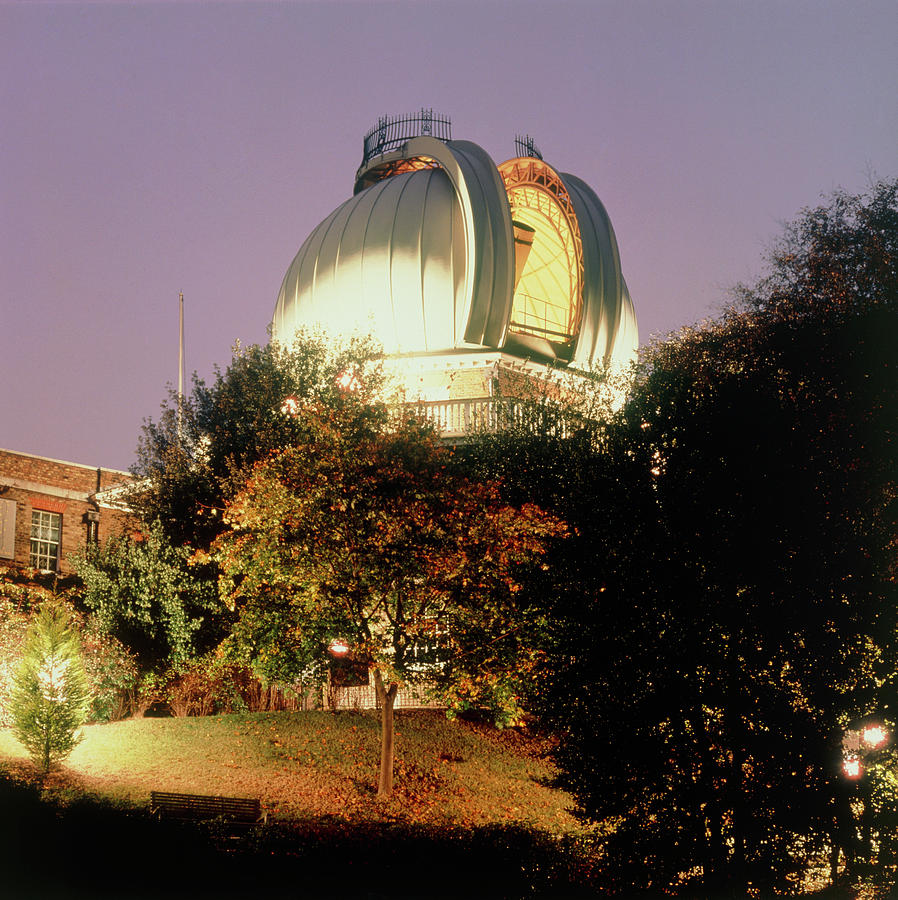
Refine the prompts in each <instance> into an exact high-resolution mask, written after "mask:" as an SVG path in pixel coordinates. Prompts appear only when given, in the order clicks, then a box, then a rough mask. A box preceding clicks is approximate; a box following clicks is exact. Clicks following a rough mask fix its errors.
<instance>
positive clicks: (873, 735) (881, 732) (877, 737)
mask: <svg viewBox="0 0 898 900" xmlns="http://www.w3.org/2000/svg"><path fill="white" fill-rule="evenodd" d="M862 736H863V739H864V743H865V744H866V745H867V746H868V747H878V746H879V745H880V744H884V743H885V742H886V739H887V738H888V734H886V730H885V728H883V727H882V725H868V726H867V727H866V728H865V729H864V733H863V735H862Z"/></svg>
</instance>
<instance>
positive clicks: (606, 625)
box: [541, 182, 898, 893]
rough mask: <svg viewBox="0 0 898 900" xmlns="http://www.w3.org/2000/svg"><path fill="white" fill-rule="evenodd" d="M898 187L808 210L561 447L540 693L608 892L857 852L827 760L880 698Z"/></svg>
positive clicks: (793, 873)
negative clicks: (563, 523) (587, 445)
mask: <svg viewBox="0 0 898 900" xmlns="http://www.w3.org/2000/svg"><path fill="white" fill-rule="evenodd" d="M896 194H898V183H894V182H893V183H885V184H878V185H875V186H874V187H873V189H872V190H871V191H870V193H869V195H868V196H865V197H855V198H853V197H847V196H845V195H842V194H839V195H837V196H836V197H835V198H833V199H832V200H831V201H830V203H829V205H828V206H825V207H821V208H820V209H816V210H812V211H809V212H807V213H806V214H805V215H804V216H803V217H802V218H801V219H800V220H799V221H798V222H797V223H796V224H795V225H793V226H790V227H789V228H788V229H787V231H786V237H785V239H784V241H783V242H782V244H781V245H779V246H778V247H777V248H776V250H775V252H774V254H773V256H772V257H771V261H770V264H771V272H770V275H769V276H768V277H767V278H765V279H764V280H763V281H761V282H760V283H759V284H758V285H757V286H756V287H754V288H741V289H740V290H739V292H738V297H737V302H736V303H735V304H734V305H733V306H732V307H730V308H729V309H727V310H726V311H725V312H724V314H723V315H722V316H721V317H720V319H718V320H716V321H713V322H709V323H706V324H704V325H702V326H699V327H696V328H692V329H684V330H683V331H682V332H680V333H678V334H676V335H673V336H671V337H669V338H668V339H666V340H663V341H660V342H657V343H656V344H654V345H653V346H651V347H650V348H648V349H647V351H645V354H644V357H643V361H642V364H641V367H640V371H639V373H638V377H637V381H636V383H635V386H634V389H633V391H632V394H631V398H630V400H629V402H628V404H627V406H626V407H625V408H624V410H623V411H622V413H621V415H620V416H619V417H617V418H616V419H614V420H612V421H611V422H609V424H608V425H607V427H606V428H605V429H604V431H603V433H602V435H601V439H600V440H598V441H597V442H595V443H594V445H593V447H592V449H590V450H589V451H588V454H590V455H591V459H590V460H588V465H583V463H584V462H587V460H584V458H583V457H582V456H580V457H576V456H575V455H574V454H573V453H572V452H571V451H570V450H569V451H568V458H570V459H572V460H574V462H573V465H572V466H571V467H568V468H564V467H560V469H561V471H560V473H559V477H558V478H557V479H556V481H555V484H556V485H557V488H556V494H557V500H556V503H557V505H554V506H550V507H549V508H550V509H553V510H559V509H561V508H566V509H567V513H566V517H567V518H568V521H569V522H570V523H571V526H572V529H573V530H575V532H576V533H577V535H578V541H579V540H580V539H581V538H582V539H583V540H584V541H585V542H586V543H585V545H584V546H592V547H593V548H594V555H593V567H594V572H595V574H594V575H593V576H592V578H589V577H583V578H579V577H578V578H577V584H578V589H577V590H573V591H571V590H565V591H564V594H561V593H558V594H556V598H557V599H556V600H555V601H554V602H555V606H554V607H553V609H554V611H555V612H556V613H557V615H556V616H554V617H553V621H554V622H555V630H554V634H553V637H554V643H553V644H552V645H551V646H550V648H549V649H550V652H549V653H548V655H547V659H546V663H545V666H544V668H543V670H542V676H543V677H542V683H543V684H544V686H545V693H544V694H543V696H542V702H541V711H542V714H543V716H544V718H545V720H546V721H548V722H550V723H552V724H553V725H554V726H555V728H556V729H557V730H558V731H559V733H560V734H561V735H562V736H563V739H562V740H561V741H560V742H559V750H558V753H557V761H558V763H559V766H560V769H561V776H560V779H559V782H560V784H561V785H562V786H563V787H565V788H567V789H569V790H571V791H572V792H573V794H574V795H575V797H576V798H577V800H578V803H579V804H580V808H581V811H582V813H583V814H584V816H585V817H587V818H589V819H592V820H596V821H603V822H605V823H606V824H607V825H608V826H609V833H608V837H607V839H606V841H605V853H604V857H603V862H604V865H605V866H606V869H607V873H608V879H609V885H612V886H615V887H617V888H619V889H621V890H633V889H635V888H644V889H652V890H658V891H660V890H665V891H667V890H671V889H675V888H676V887H678V886H680V887H682V886H683V885H685V884H687V883H689V882H693V883H694V882H699V883H700V884H701V885H702V889H703V890H705V891H720V890H723V889H724V888H727V889H730V890H732V891H734V892H736V893H744V892H745V891H746V890H748V889H754V890H760V891H762V892H763V891H767V892H772V891H780V890H790V889H791V890H795V889H796V888H797V887H798V886H799V885H800V883H801V879H802V877H803V874H804V873H805V871H806V870H807V869H808V867H809V866H810V865H811V864H812V863H813V861H814V860H815V858H819V856H820V855H821V854H824V853H826V852H828V853H829V854H830V861H831V871H832V875H833V876H834V877H835V876H837V875H839V874H840V873H842V874H844V872H845V868H844V867H845V865H846V864H847V866H848V868H849V872H848V874H849V875H851V874H852V873H851V871H850V868H851V865H852V864H855V863H860V862H861V861H863V856H864V847H863V845H862V842H861V841H860V835H861V834H862V829H861V828H860V824H861V823H859V822H858V821H857V820H856V818H855V812H856V810H857V808H858V807H857V798H856V797H853V795H852V791H851V790H849V788H848V786H846V783H845V781H844V779H843V776H842V774H841V772H840V761H841V754H842V740H843V735H844V734H845V731H846V729H848V728H849V726H850V725H851V723H852V722H857V721H862V720H865V719H869V718H870V717H872V716H877V717H879V718H881V719H882V720H884V721H886V722H887V723H891V724H892V725H893V726H894V724H895V713H896V702H898V699H896V693H895V687H896V669H898V643H896V634H898V622H896V611H898V596H896V579H895V576H896V573H898V561H896V543H895V534H896V533H898V454H896V453H895V452H894V448H895V446H896V445H898V434H896V429H898V377H896V370H895V352H894V348H895V346H898V202H896ZM573 446H574V445H573V444H571V445H570V447H571V448H572V447H573ZM584 473H585V474H584ZM543 491H545V489H543ZM578 505H580V506H581V507H586V508H588V507H589V506H591V505H592V506H593V508H594V509H595V510H597V514H596V515H594V516H592V517H591V518H590V517H589V516H588V515H577V514H576V510H577V508H578ZM577 549H578V548H576V547H575V546H574V545H573V544H572V545H569V546H564V547H563V548H562V552H563V553H569V552H575V551H576V550H577ZM551 562H552V564H553V565H557V560H552V561H551ZM565 571H567V569H566V570H565ZM570 571H572V572H577V571H578V570H577V568H576V567H574V566H571V567H570ZM580 571H581V572H584V574H585V568H581V569H580ZM880 769H882V766H880ZM871 771H872V770H871ZM873 774H874V776H875V772H874V773H873ZM871 777H872V776H871ZM889 790H891V791H892V794H894V776H892V779H891V786H890V783H889V780H888V779H887V778H885V776H884V775H883V776H882V777H881V778H879V780H878V781H877V782H875V784H874V785H873V792H872V793H873V800H872V801H871V803H870V804H869V808H870V809H871V810H873V811H874V812H875V811H876V810H885V809H886V808H887V807H888V805H889V804H888V803H887V802H885V801H884V800H883V795H884V792H888V791H889ZM868 824H870V823H869V821H868ZM888 824H889V822H888V820H887V819H886V818H885V817H884V816H883V818H881V819H880V820H878V821H874V822H873V823H872V825H871V827H872V828H873V830H874V831H875V830H877V829H878V830H879V831H880V833H881V835H882V836H883V839H885V836H886V835H887V834H888V829H887V825H888ZM886 844H888V842H887V841H885V840H883V842H881V844H880V846H881V847H884V846H886ZM870 846H871V844H869V843H868V844H867V845H866V850H869V848H870ZM891 865H893V861H892V862H888V860H887V857H886V856H883V855H881V858H880V860H879V869H880V872H881V873H882V877H883V878H888V877H891V875H892V873H891V872H890V871H889V866H891Z"/></svg>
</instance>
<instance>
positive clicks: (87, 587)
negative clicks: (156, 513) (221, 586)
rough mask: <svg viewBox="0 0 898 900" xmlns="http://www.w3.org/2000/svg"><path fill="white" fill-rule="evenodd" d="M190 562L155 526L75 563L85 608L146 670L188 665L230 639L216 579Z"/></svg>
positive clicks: (186, 553) (186, 551) (182, 549)
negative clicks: (225, 633) (220, 614)
mask: <svg viewBox="0 0 898 900" xmlns="http://www.w3.org/2000/svg"><path fill="white" fill-rule="evenodd" d="M190 556H191V551H190V550H189V549H188V548H186V547H176V546H173V545H172V544H171V543H170V542H169V541H168V539H167V538H166V536H165V534H164V533H163V531H162V526H161V525H160V524H159V523H158V522H156V523H153V524H152V525H151V526H149V527H148V528H147V529H146V530H145V531H144V532H142V533H140V534H138V535H137V536H135V537H132V536H131V535H127V534H124V535H121V536H120V537H118V538H116V539H113V540H110V541H107V542H106V543H105V544H104V545H103V546H102V547H97V548H94V549H92V550H90V551H89V552H88V553H85V554H83V555H81V556H78V557H75V558H74V559H73V563H74V566H75V571H76V572H77V573H78V575H79V577H80V578H81V579H82V581H83V584H84V586H83V590H82V601H83V603H84V605H85V606H86V607H87V608H88V609H89V610H90V611H91V612H92V614H93V618H94V621H95V622H96V623H97V625H98V626H99V627H100V628H101V629H103V630H104V631H105V632H106V633H108V634H110V635H113V636H114V637H115V638H116V639H117V640H119V641H121V642H122V643H123V644H124V645H125V646H126V647H128V648H129V649H130V650H131V651H133V652H134V654H135V655H136V657H137V661H138V664H139V666H140V668H141V670H142V671H143V672H152V671H156V670H158V669H160V668H164V667H169V666H170V667H173V668H174V669H178V668H180V667H183V666H184V665H186V663H187V662H188V661H189V660H190V659H191V658H192V657H193V656H194V655H195V654H196V653H198V652H200V653H201V652H203V651H204V650H207V649H209V647H211V646H213V645H215V644H217V643H218V642H219V641H220V640H221V638H222V637H223V636H224V629H223V626H224V624H225V623H224V622H223V621H222V620H221V617H220V616H219V612H220V609H221V607H220V604H219V602H218V594H217V591H216V588H215V580H214V573H210V571H209V570H208V567H205V568H204V567H201V566H195V567H194V566H191V565H190Z"/></svg>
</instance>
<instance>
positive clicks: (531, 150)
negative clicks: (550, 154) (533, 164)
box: [514, 134, 543, 159]
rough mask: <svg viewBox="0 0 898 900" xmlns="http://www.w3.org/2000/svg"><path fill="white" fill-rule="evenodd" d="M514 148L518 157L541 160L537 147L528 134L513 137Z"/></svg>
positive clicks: (541, 156)
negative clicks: (530, 157)
mask: <svg viewBox="0 0 898 900" xmlns="http://www.w3.org/2000/svg"><path fill="white" fill-rule="evenodd" d="M514 148H515V151H516V152H517V155H518V156H532V157H533V158H534V159H542V158H543V155H542V153H541V152H540V149H539V147H537V146H536V144H535V143H534V141H533V138H532V137H530V135H529V134H518V135H515V139H514Z"/></svg>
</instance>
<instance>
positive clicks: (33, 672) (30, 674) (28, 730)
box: [11, 604, 90, 772]
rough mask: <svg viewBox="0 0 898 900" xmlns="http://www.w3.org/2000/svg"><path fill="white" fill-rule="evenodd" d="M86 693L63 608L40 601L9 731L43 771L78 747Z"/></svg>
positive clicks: (74, 635) (78, 650)
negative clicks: (39, 608)
mask: <svg viewBox="0 0 898 900" xmlns="http://www.w3.org/2000/svg"><path fill="white" fill-rule="evenodd" d="M89 709H90V693H89V688H88V683H87V676H86V675H85V674H84V667H83V664H82V660H81V647H80V642H79V640H78V635H77V633H76V632H75V630H74V628H73V627H72V621H71V618H70V616H69V614H68V613H67V612H66V610H65V609H64V607H62V606H58V605H51V604H44V606H43V607H42V608H41V610H40V612H39V613H38V615H37V618H36V620H35V622H34V623H33V624H32V626H31V627H30V628H29V631H28V636H27V641H26V644H25V649H24V654H23V656H22V661H21V664H20V667H19V669H18V671H17V673H16V676H15V681H14V689H13V695H12V702H11V711H12V730H13V733H14V734H15V736H16V738H17V739H18V740H19V741H20V742H21V743H22V744H23V746H24V747H25V748H26V749H27V750H28V752H29V753H30V754H31V757H32V758H33V759H34V761H35V763H36V764H38V765H39V766H40V767H41V769H42V771H44V772H48V771H49V770H50V765H51V763H53V762H56V761H58V760H61V759H65V758H66V757H67V756H68V755H69V753H71V751H72V750H73V749H74V748H75V747H76V746H77V744H78V742H79V740H80V736H79V734H78V729H79V727H80V726H81V725H82V724H83V723H84V721H85V720H86V719H87V715H88V711H89Z"/></svg>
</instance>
